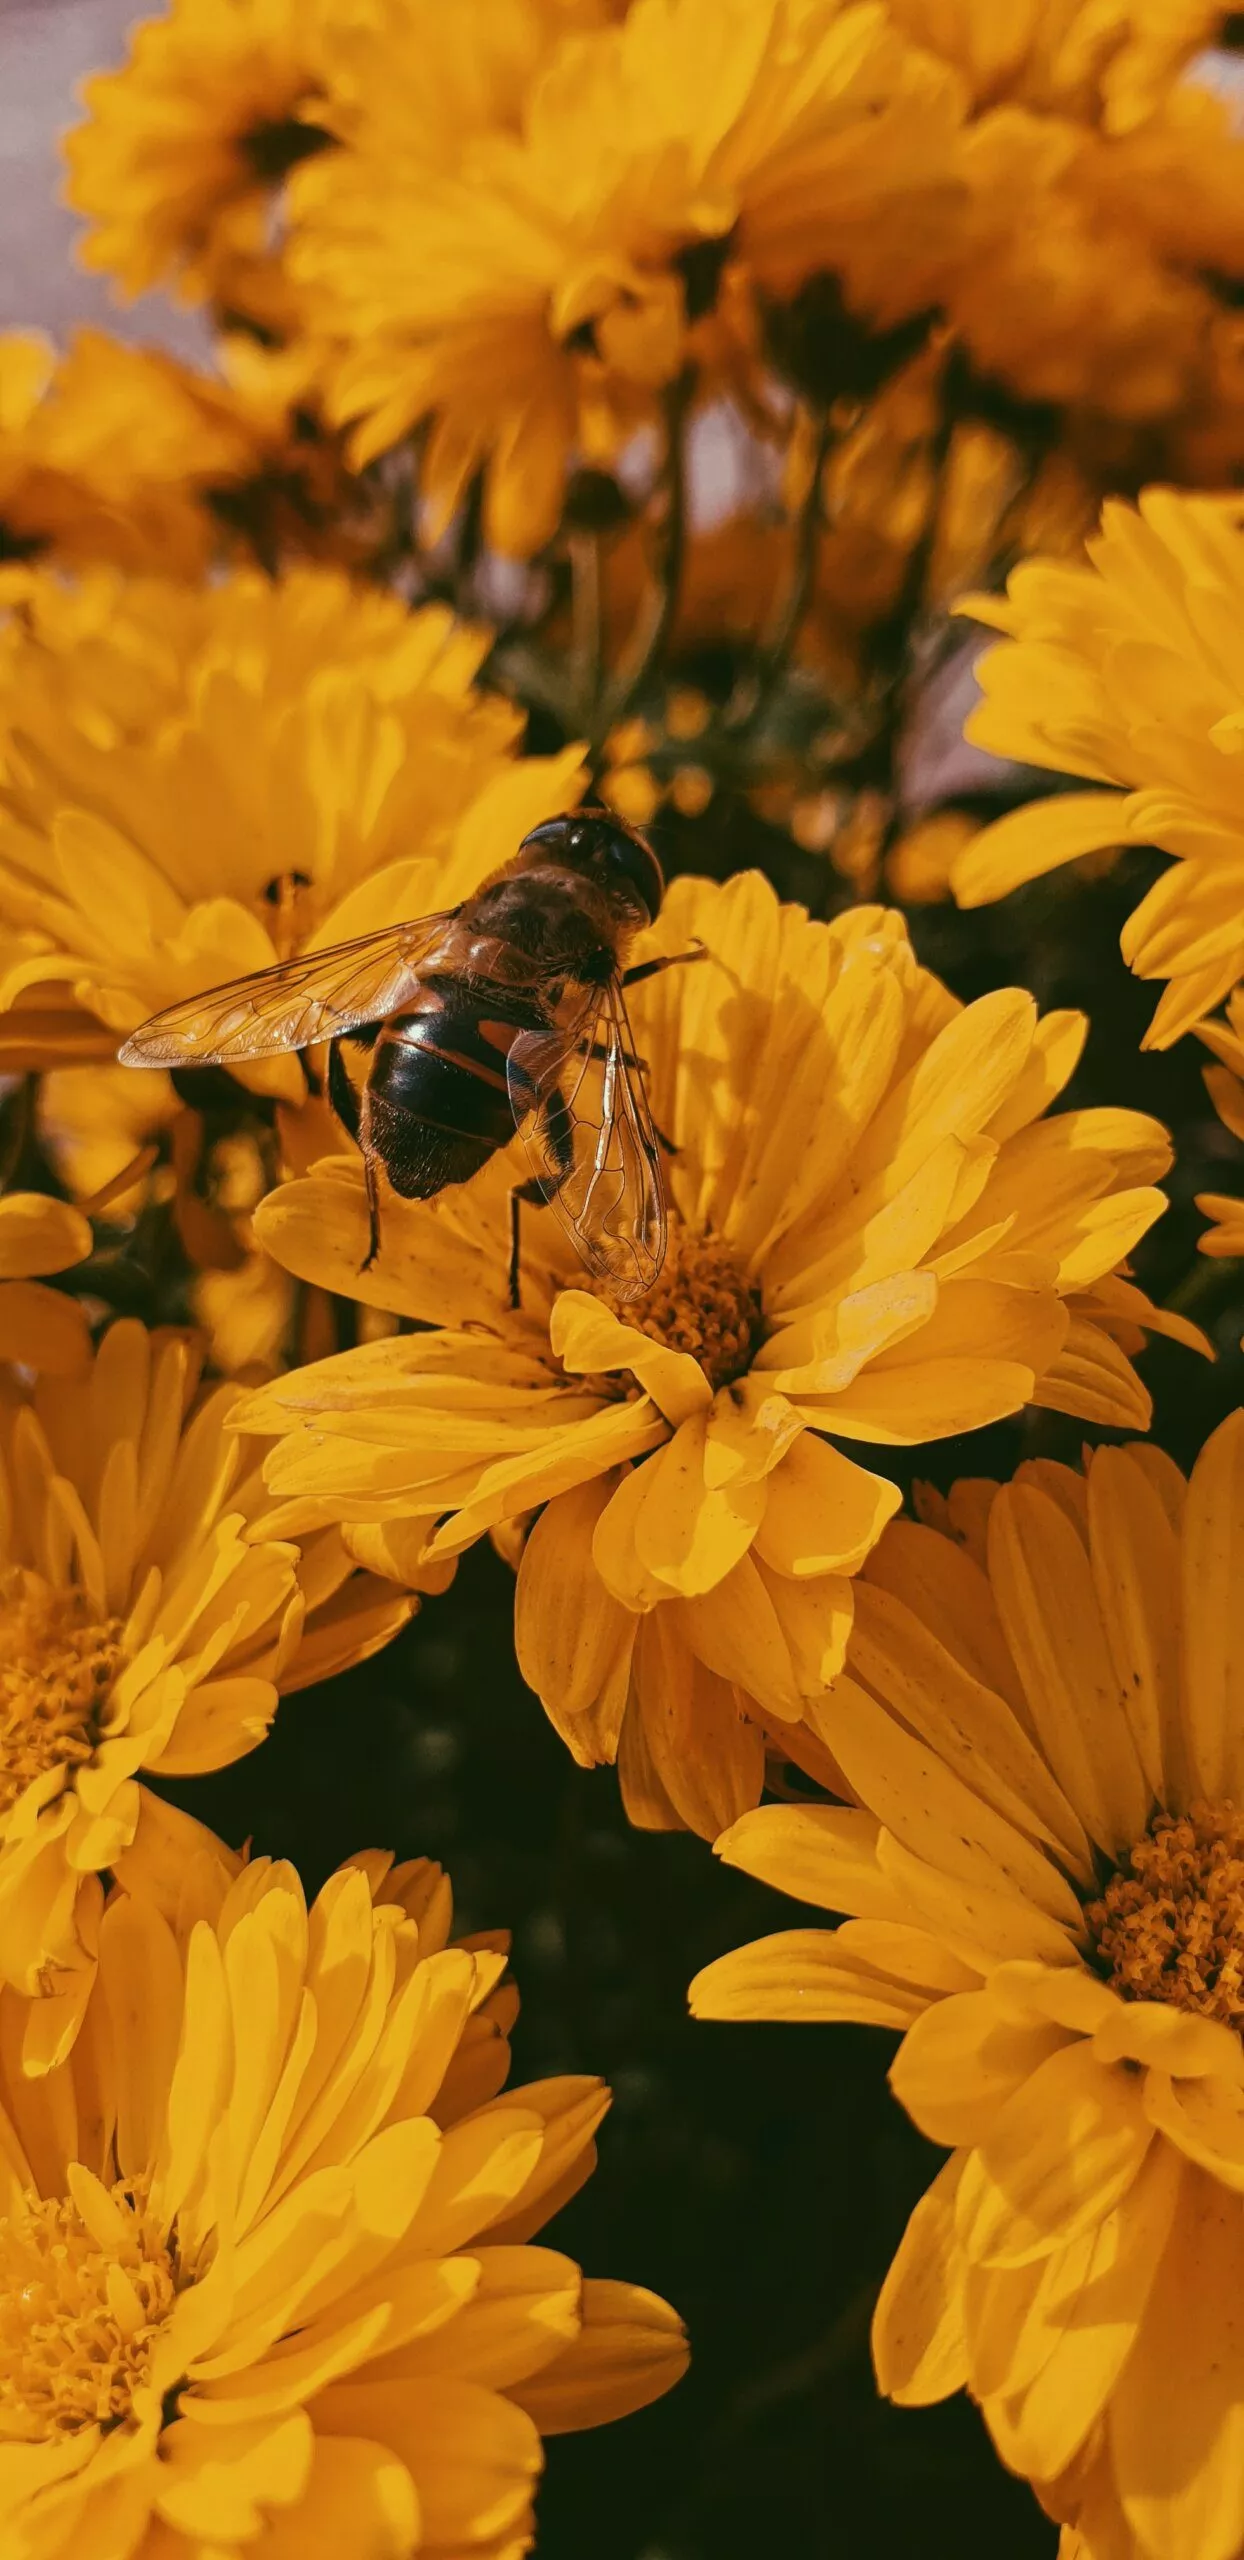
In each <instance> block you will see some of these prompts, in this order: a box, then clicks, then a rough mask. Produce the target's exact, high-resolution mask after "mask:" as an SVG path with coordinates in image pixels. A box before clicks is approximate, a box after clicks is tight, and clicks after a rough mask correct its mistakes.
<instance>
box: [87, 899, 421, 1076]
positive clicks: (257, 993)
mask: <svg viewBox="0 0 1244 2560" xmlns="http://www.w3.org/2000/svg"><path fill="white" fill-rule="evenodd" d="M455 938H456V937H455V917H454V911H453V910H452V909H451V910H449V911H448V912H447V913H445V914H443V915H435V916H422V917H420V918H419V919H418V920H417V921H416V922H414V923H407V924H392V925H386V926H385V927H384V928H383V929H382V931H381V932H379V933H365V934H362V935H361V936H360V937H359V938H358V940H357V941H354V942H336V943H333V944H332V945H331V946H330V948H329V949H327V950H325V951H311V952H307V953H305V954H304V955H303V956H302V957H301V958H299V959H296V960H282V961H280V962H278V964H277V966H276V968H274V969H260V970H257V971H256V972H255V973H254V974H253V975H252V976H251V977H249V978H232V979H230V981H229V983H228V985H227V986H223V987H208V988H206V989H205V991H204V993H203V994H202V995H198V996H187V997H186V998H185V1000H184V1001H183V1002H182V1003H181V1004H171V1005H168V1006H167V1007H166V1009H165V1011H164V1012H163V1013H157V1014H153V1016H152V1018H151V1020H150V1022H144V1023H143V1025H142V1028H141V1030H138V1031H135V1032H132V1033H131V1035H130V1038H129V1039H128V1040H127V1041H126V1042H125V1043H124V1045H123V1047H122V1048H121V1049H119V1050H118V1053H117V1054H118V1056H119V1057H120V1059H121V1061H122V1064H123V1065H124V1066H127V1067H191V1066H195V1067H212V1066H230V1065H232V1064H235V1063H240V1062H241V1061H242V1060H243V1059H246V1058H271V1057H275V1056H276V1055H277V1054H278V1053H279V1052H280V1051H281V1050H283V1049H306V1048H308V1047H309V1046H310V1044H311V1042H312V1041H313V1040H333V1039H336V1038H337V1037H338V1035H339V1034H340V1033H342V1032H347V1031H351V1030H354V1029H355V1028H356V1027H357V1025H358V1024H359V1023H361V1022H378V1021H381V1020H382V1019H383V1018H384V1016H385V1015H387V1014H392V1013H397V1012H400V1010H401V1008H402V1006H403V1005H404V1004H409V1003H410V1002H411V1000H412V998H413V997H414V995H415V994H416V993H417V991H418V987H419V983H420V979H421V977H422V976H423V975H424V973H425V971H426V969H427V966H428V963H429V961H430V960H431V959H432V958H433V957H434V956H435V957H438V958H439V957H440V956H441V953H442V952H443V955H444V965H445V966H446V967H447V968H450V967H452V966H453V965H454V960H455V948H454V945H455Z"/></svg>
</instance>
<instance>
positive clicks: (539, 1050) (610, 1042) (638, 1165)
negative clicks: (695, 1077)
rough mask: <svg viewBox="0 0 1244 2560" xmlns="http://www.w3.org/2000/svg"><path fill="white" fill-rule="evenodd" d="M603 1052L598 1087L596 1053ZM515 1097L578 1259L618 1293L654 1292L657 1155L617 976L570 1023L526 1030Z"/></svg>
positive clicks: (659, 1239)
mask: <svg viewBox="0 0 1244 2560" xmlns="http://www.w3.org/2000/svg"><path fill="white" fill-rule="evenodd" d="M599 1049H603V1051H604V1056H603V1059H602V1060H600V1062H599V1063H600V1067H601V1074H600V1082H599V1086H598V1087H593V1083H592V1074H593V1065H594V1058H593V1052H594V1051H597V1050H599ZM509 1082H510V1099H511V1102H512V1105H513V1109H514V1116H515V1120H516V1121H517V1123H518V1125H519V1129H520V1133H521V1135H522V1138H523V1143H524V1146H525V1149H526V1153H527V1156H528V1159H529V1162H530V1163H531V1166H532V1168H533V1171H534V1173H535V1177H536V1181H537V1183H538V1185H539V1188H540V1191H541V1194H542V1196H543V1198H544V1199H545V1200H546V1201H547V1202H548V1205H549V1207H550V1208H551V1209H552V1210H553V1211H554V1213H555V1215H556V1216H557V1217H558V1218H559V1219H560V1221H561V1224H562V1225H563V1227H564V1228H565V1229H566V1232H567V1234H568V1235H569V1236H570V1238H571V1240H572V1242H573V1244H574V1246H575V1249H576V1251H577V1253H578V1254H579V1256H580V1259H581V1260H582V1261H583V1262H584V1263H586V1265H587V1267H588V1269H589V1271H591V1272H593V1273H594V1274H595V1275H596V1276H597V1277H598V1278H600V1279H604V1280H608V1282H609V1283H610V1286H611V1287H612V1288H613V1289H614V1291H615V1292H616V1293H617V1295H618V1296H619V1297H620V1298H623V1299H628V1298H638V1297H641V1296H642V1295H643V1294H644V1292H645V1290H647V1289H650V1288H651V1286H652V1283H653V1281H654V1280H655V1278H656V1276H657V1273H658V1272H659V1270H660V1268H661V1263H662V1261H663V1259H664V1255H665V1238H666V1215H665V1200H664V1186H663V1183H662V1179H661V1161H660V1152H659V1148H658V1143H657V1138H656V1132H655V1130H654V1128H653V1124H652V1116H651V1113H650V1111H649V1109H648V1102H647V1096H646V1094H645V1093H644V1088H643V1075H642V1070H641V1068H640V1067H639V1066H638V1064H637V1063H635V1062H634V1053H633V1050H632V1047H631V1035H630V1025H629V1023H628V1020H627V1015H626V1007H625V1003H624V1001H623V997H622V991H621V987H620V986H619V984H618V982H617V980H616V979H614V980H611V981H610V982H609V984H608V985H607V986H606V987H604V988H602V989H601V990H600V991H599V992H598V993H595V994H594V995H593V996H592V997H591V999H590V1000H589V1003H588V1005H587V1007H586V1008H585V1010H584V1011H583V1012H581V1013H580V1014H579V1015H578V1016H577V1017H576V1018H575V1019H574V1020H573V1021H572V1022H571V1024H569V1025H567V1026H563V1027H559V1028H551V1029H550V1030H549V1031H537V1032H524V1033H522V1034H520V1036H519V1038H518V1039H517V1040H516V1041H515V1042H514V1044H513V1047H512V1049H511V1051H510V1059H509Z"/></svg>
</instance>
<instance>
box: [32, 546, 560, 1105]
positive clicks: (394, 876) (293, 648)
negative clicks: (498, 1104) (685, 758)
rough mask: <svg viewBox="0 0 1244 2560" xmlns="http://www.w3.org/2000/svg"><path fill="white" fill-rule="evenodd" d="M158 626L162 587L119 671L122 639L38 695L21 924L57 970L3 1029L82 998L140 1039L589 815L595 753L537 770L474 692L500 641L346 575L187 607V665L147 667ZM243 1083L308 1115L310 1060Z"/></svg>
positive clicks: (68, 658)
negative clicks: (557, 821) (573, 815)
mask: <svg viewBox="0 0 1244 2560" xmlns="http://www.w3.org/2000/svg"><path fill="white" fill-rule="evenodd" d="M159 611H160V605H159V600H158V597H156V596H155V595H154V594H153V591H152V590H151V589H150V588H148V587H146V586H143V587H142V588H140V590H139V592H138V595H137V597H136V599H135V606H134V617H133V624H132V625H131V626H130V627H129V628H128V629H123V631H122V634H121V636H120V638H119V640H118V643H117V646H116V649H115V650H113V649H112V648H111V647H110V644H109V640H108V636H107V634H106V632H102V631H101V632H98V633H97V634H96V635H95V636H94V639H93V641H92V643H91V646H90V650H89V654H88V656H87V659H86V663H85V664H78V663H74V658H75V652H74V649H73V648H72V647H65V648H62V649H60V651H59V652H58V654H57V658H56V663H55V664H53V665H52V666H50V667H47V666H45V668H44V670H43V672H42V674H41V675H40V679H39V681H38V683H37V684H34V685H32V686H31V687H30V688H29V689H28V690H27V689H26V688H25V687H24V686H23V682H22V678H21V674H20V670H19V672H18V675H17V676H16V677H15V681H14V689H13V691H12V693H11V694H10V698H9V702H8V704H7V706H6V722H7V724H8V726H9V738H8V742H7V746H5V747H4V748H3V753H4V760H5V762H6V764H7V767H8V774H7V779H6V787H5V801H6V803H7V808H8V813H9V814H8V816H7V818H5V817H0V916H4V917H7V919H8V920H9V922H10V923H11V924H13V925H15V926H21V927H23V928H24V929H25V930H26V931H27V932H28V933H30V934H32V935H34V936H37V937H38V939H39V942H40V944H41V948H39V949H36V950H34V951H33V952H31V953H29V954H28V955H27V956H26V957H24V958H21V959H19V960H18V961H17V962H16V965H14V966H13V967H12V968H11V969H10V970H9V972H8V974H7V977H6V978H5V980H4V983H3V986H0V1006H4V1005H8V1004H11V1003H12V1001H13V999H14V997H15V996H16V995H18V994H19V993H20V992H21V991H23V990H25V989H30V988H33V987H36V986H38V985H40V984H43V983H45V982H50V983H52V984H55V985H58V986H63V985H64V984H65V983H66V982H68V984H69V986H70V988H71V990H72V993H73V996H74V998H75V999H76V1001H77V1003H78V1004H79V1005H80V1006H82V1007H84V1008H85V1009H87V1010H88V1011H89V1012H91V1013H93V1014H95V1015H96V1016H97V1017H98V1018H99V1019H100V1020H102V1021H104V1022H106V1023H107V1024H108V1025H109V1027H110V1028H111V1029H112V1030H114V1031H115V1032H117V1033H118V1034H120V1033H122V1032H125V1031H128V1030H131V1029H133V1028H134V1026H135V1025H136V1024H138V1023H139V1022H141V1021H143V1020H144V1019H145V1018H146V1016H147V1015H148V1014H151V1013H154V1012H156V1011H158V1010H159V1008H160V1007H161V1006H163V1005H165V1004H168V1003H171V1002H173V1001H174V1000H175V999H176V998H178V997H179V996H185V995H191V994H195V993H197V992H198V991H199V990H200V989H202V988H205V987H210V986H214V985H218V984H219V983H220V982H221V981H222V980H223V979H226V978H231V977H236V976H239V975H241V974H242V973H243V972H244V971H247V970H250V969H264V968H268V967H270V966H271V965H272V964H273V962H275V961H276V960H278V959H281V958H284V957H286V956H288V955H289V953H291V952H292V951H295V950H299V949H302V948H304V947H310V948H319V947H321V946H323V945H324V944H327V943H332V942H337V941H342V940H345V939H347V938H348V937H350V936H351V935H354V934H362V933H367V932H370V931H372V930H373V929H374V928H376V927H378V926H380V925H384V924H389V923H393V922H396V921H397V920H399V919H400V918H402V917H404V916H411V915H418V914H420V913H423V912H426V911H427V910H429V909H432V908H438V907H441V906H447V905H451V904H452V903H453V901H454V899H455V898H456V897H458V896H460V895H461V894H462V891H463V889H464V888H465V887H474V886H475V885H476V884H477V882H478V880H479V879H480V878H482V876H483V874H484V873H485V871H487V870H488V869H489V868H490V867H491V866H492V865H493V864H494V863H496V862H498V861H502V860H505V859H506V858H507V857H508V856H509V854H510V853H511V852H512V851H513V849H514V847H515V845H516V844H517V843H518V841H519V839H520V837H521V836H522V835H523V834H524V833H525V832H526V830H527V828H528V827H529V826H531V825H533V824H534V823H535V822H536V820H537V819H539V818H542V817H545V816H547V815H548V814H549V812H550V810H555V809H559V808H564V807H565V806H567V804H568V803H569V802H570V801H572V800H573V799H574V798H575V796H576V793H577V790H578V787H579V778H580V769H581V758H580V755H579V751H578V750H577V749H574V748H571V749H570V750H568V751H566V752H564V753H563V754H562V755H560V756H553V757H525V758H523V759H522V760H521V761H519V760H518V759H516V757H515V753H514V750H515V747H516V744H517V742H518V738H519V735H520V733H521V729H522V714H521V712H519V711H518V710H517V709H515V708H514V706H513V705H511V704H510V703H507V702H503V701H502V700H501V699H500V698H499V697H498V696H496V695H486V694H483V693H480V692H478V691H477V690H476V689H475V685H474V681H473V680H474V677H475V674H476V671H477V669H478V667H479V664H480V661H481V659H482V658H483V656H484V654H485V652H486V649H487V647H488V645H489V644H488V636H487V635H486V634H485V633H482V632H479V631H472V630H467V629H464V628H461V627H459V626H456V625H455V624H454V622H453V620H452V617H451V615H450V614H449V612H448V610H447V609H446V608H444V607H442V606H438V605H435V606H427V607H425V608H424V609H423V610H422V611H421V612H418V613H414V614H412V613H411V612H410V611H409V610H408V609H407V607H406V606H405V604H404V603H403V602H402V600H401V599H400V598H399V597H397V596H394V595H388V594H382V593H380V592H378V591H377V590H375V589H370V588H361V587H355V586H352V585H351V584H350V582H349V581H348V580H347V579H346V578H345V577H343V576H342V575H341V574H340V573H338V572H337V571H335V570H332V569H327V568H316V569H311V568H306V569H301V570H294V571H292V572H291V573H290V574H289V575H288V576H286V577H285V578H283V579H280V580H278V581H275V582H274V581H271V580H269V579H266V578H263V577H261V576H259V575H258V574H257V573H254V572H249V571H248V572H238V573H237V574H235V575H234V576H232V577H230V578H228V579H225V580H222V581H220V582H219V583H217V584H215V585H213V586H211V587H207V588H204V589H203V590H202V591H200V592H199V593H197V594H196V595H195V597H194V598H193V600H192V601H189V602H188V601H187V600H186V599H185V598H183V597H182V596H181V595H180V594H179V593H178V592H177V591H176V590H172V591H170V612H169V618H168V642H167V645H166V648H165V650H164V653H163V656H162V657H157V654H156V653H155V651H149V650H147V649H146V647H145V643H146V639H147V635H148V633H149V632H150V630H151V627H152V625H153V623H155V622H156V621H157V620H158V615H159ZM123 620H124V617H123ZM135 630H136V631H137V637H136V636H135ZM140 643H141V644H142V645H140ZM32 646H33V644H32ZM136 663H137V664H138V667H139V673H138V675H136V673H135V668H136ZM62 665H65V666H66V675H65V682H64V686H63V689H62V698H61V702H60V703H59V704H58V700H57V685H56V682H55V680H54V679H55V677H56V676H57V675H58V674H59V673H60V669H61V666H62ZM123 687H128V688H129V691H128V693H127V694H126V696H125V708H124V710H123V711H121V712H118V709H117V698H118V693H119V692H120V691H121V689H122V688H123ZM66 705H67V707H68V709H69V711H70V712H71V713H72V717H71V718H67V717H66V716H65V706H66ZM15 733H20V734H15ZM243 1081H244V1082H246V1083H247V1084H249V1085H251V1086H252V1087H253V1088H254V1089H255V1090H256V1091H259V1092H263V1093H268V1094H278V1095H281V1096H283V1097H285V1099H287V1100H288V1101H291V1102H294V1101H298V1100H300V1099H302V1098H305V1093H306V1086H305V1082H304V1079H303V1076H302V1071H301V1069H300V1067H299V1066H298V1064H297V1061H296V1060H294V1059H292V1058H280V1059H277V1060H274V1061H272V1062H269V1063H267V1064H265V1065H262V1066H259V1067H254V1068H250V1069H246V1070H244V1071H243Z"/></svg>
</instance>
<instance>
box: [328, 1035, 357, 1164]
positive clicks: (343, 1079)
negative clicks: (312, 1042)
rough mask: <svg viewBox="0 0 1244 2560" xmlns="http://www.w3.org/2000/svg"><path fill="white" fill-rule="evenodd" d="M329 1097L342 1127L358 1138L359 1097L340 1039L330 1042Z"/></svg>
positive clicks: (351, 1135)
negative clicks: (350, 1075) (343, 1054)
mask: <svg viewBox="0 0 1244 2560" xmlns="http://www.w3.org/2000/svg"><path fill="white" fill-rule="evenodd" d="M328 1099H329V1101H330V1103H331V1104H332V1107H333V1109H334V1111H335V1112H336V1114H337V1117H338V1119H339V1120H340V1122H341V1125H342V1128H343V1129H345V1130H346V1131H347V1133H348V1135H349V1136H350V1137H352V1138H354V1139H356V1140H357V1138H358V1134H359V1098H358V1095H357V1093H356V1092H355V1090H354V1087H353V1085H352V1084H351V1082H350V1077H349V1073H348V1070H347V1068H346V1063H345V1060H344V1058H343V1057H342V1054H341V1042H340V1041H339V1040H330V1041H329V1044H328Z"/></svg>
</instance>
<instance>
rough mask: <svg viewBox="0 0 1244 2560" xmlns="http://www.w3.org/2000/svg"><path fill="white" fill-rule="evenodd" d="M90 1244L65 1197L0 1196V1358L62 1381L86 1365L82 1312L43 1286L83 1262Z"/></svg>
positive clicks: (84, 1224) (85, 1221)
mask: <svg viewBox="0 0 1244 2560" xmlns="http://www.w3.org/2000/svg"><path fill="white" fill-rule="evenodd" d="M91 1243H92V1238H91V1222H90V1220H89V1218H84V1217H83V1215H82V1212H81V1210H80V1209H74V1208H72V1207H71V1206H70V1204H69V1202H68V1201H67V1200H49V1199H47V1198H46V1197H45V1196H44V1194H43V1193H42V1192H39V1191H9V1192H6V1193H5V1194H4V1195H3V1197H0V1361H8V1360H16V1361H20V1362H21V1363H22V1364H23V1365H24V1366H25V1367H27V1368H31V1369H41V1370H42V1371H43V1372H44V1374H45V1375H46V1376H48V1377H58V1378H64V1377H74V1376H78V1375H80V1374H81V1372H82V1371H83V1370H84V1369H85V1368H86V1367H87V1365H88V1362H89V1360H90V1351H91V1337H90V1332H89V1329H88V1326H87V1322H86V1318H85V1316H84V1314H83V1312H82V1309H81V1308H80V1306H79V1305H78V1303H77V1301H76V1299H74V1298H68V1297H66V1296H65V1295H64V1294H63V1293H62V1291H61V1290H59V1289H48V1288H46V1287H45V1286H44V1281H45V1279H46V1276H47V1274H48V1273H49V1272H52V1271H69V1270H71V1269H72V1268H73V1265H74V1263H75V1262H85V1260H86V1257H87V1255H88V1254H89V1252H90V1250H91Z"/></svg>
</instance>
